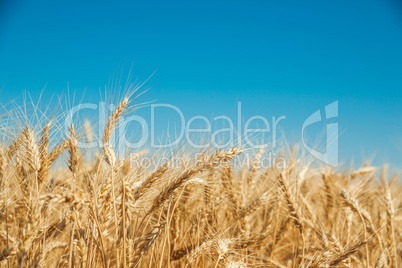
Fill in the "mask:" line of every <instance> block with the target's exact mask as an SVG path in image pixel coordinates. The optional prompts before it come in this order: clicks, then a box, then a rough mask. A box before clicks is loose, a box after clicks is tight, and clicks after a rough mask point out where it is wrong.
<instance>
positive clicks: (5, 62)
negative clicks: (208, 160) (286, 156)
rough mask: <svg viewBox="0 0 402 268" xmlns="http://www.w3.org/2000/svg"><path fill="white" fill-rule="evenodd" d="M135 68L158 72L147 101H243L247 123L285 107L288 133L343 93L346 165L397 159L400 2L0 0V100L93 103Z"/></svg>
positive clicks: (220, 108)
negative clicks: (58, 97)
mask: <svg viewBox="0 0 402 268" xmlns="http://www.w3.org/2000/svg"><path fill="white" fill-rule="evenodd" d="M131 65H133V77H134V78H139V80H145V79H146V78H147V77H148V76H149V75H150V74H152V73H153V72H154V71H157V72H156V74H155V75H154V76H153V77H152V78H151V80H150V82H149V83H148V87H149V88H150V91H149V92H148V93H147V94H145V96H144V97H143V98H142V99H141V101H153V100H157V101H156V102H157V103H169V104H172V105H175V106H177V107H179V108H180V109H181V110H182V111H183V113H184V114H185V115H186V117H191V116H194V115H204V116H206V117H208V118H211V117H212V116H216V115H223V114H224V115H228V116H231V115H233V114H235V113H236V112H235V109H236V102H237V101H241V102H242V109H243V116H244V118H246V119H247V118H248V117H250V116H252V115H262V116H264V117H267V118H270V117H271V116H277V117H279V116H281V115H285V116H286V120H284V121H283V122H281V123H280V126H281V128H282V129H283V130H284V131H285V132H286V133H287V135H289V139H290V140H291V141H292V139H293V140H295V141H296V140H297V139H298V135H299V134H300V129H301V126H302V124H303V121H304V120H305V119H306V118H307V117H308V116H309V115H310V114H312V113H313V112H315V111H316V110H317V109H323V108H324V107H325V105H327V104H329V103H331V102H333V101H336V100H338V101H339V117H338V119H337V122H338V123H339V129H340V132H341V136H340V140H339V146H340V159H341V161H343V162H347V161H350V160H351V159H353V158H354V159H355V161H360V160H361V159H372V160H373V162H374V164H377V165H380V164H382V163H385V162H390V163H391V164H393V165H396V166H399V167H402V108H401V103H402V4H401V3H400V2H399V1H397V0H382V1H380V0H365V1H353V0H348V1H343V0H340V1H286V0H285V1H252V0H247V1H234V0H231V1H221V0H214V1H208V0H207V1H85V0H81V1H74V0H70V1H50V0H49V1H44V0H36V1H24V0H15V1H7V0H6V1H4V0H3V1H0V89H1V92H0V102H1V104H2V105H4V104H6V103H7V102H9V101H10V100H11V99H17V98H20V95H21V93H22V92H23V91H24V90H27V91H29V92H30V93H31V95H32V96H33V98H37V97H38V96H39V94H40V92H41V91H42V90H43V88H45V87H46V89H45V95H46V96H50V95H52V94H61V93H62V92H66V91H67V88H68V87H69V91H70V92H72V91H75V92H76V95H81V94H80V93H82V92H84V90H85V95H86V96H88V98H90V99H91V100H92V101H96V100H97V98H98V96H99V87H102V88H103V87H104V86H105V85H107V84H108V81H109V79H110V78H111V77H112V76H113V74H116V73H118V72H119V70H121V69H123V71H124V72H125V73H127V71H128V70H129V69H130V66H131ZM44 100H45V101H46V100H48V99H47V97H45V98H44ZM167 117H168V116H166V115H165V117H163V116H162V117H161V118H160V119H159V120H160V124H161V125H163V124H166V122H167V119H168V118H167ZM234 120H235V119H234ZM157 123H158V121H157ZM321 128H322V129H324V128H325V125H324V124H322V125H321Z"/></svg>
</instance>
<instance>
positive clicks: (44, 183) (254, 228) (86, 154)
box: [0, 98, 402, 268]
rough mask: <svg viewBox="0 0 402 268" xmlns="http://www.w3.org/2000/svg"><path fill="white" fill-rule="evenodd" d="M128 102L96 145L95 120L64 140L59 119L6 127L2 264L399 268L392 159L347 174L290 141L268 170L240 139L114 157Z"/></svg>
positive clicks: (0, 180) (0, 178)
mask: <svg viewBox="0 0 402 268" xmlns="http://www.w3.org/2000/svg"><path fill="white" fill-rule="evenodd" d="M130 105H131V104H130V100H129V99H128V98H124V99H123V100H122V101H121V102H120V104H119V105H118V107H117V108H116V109H115V111H114V112H113V113H112V114H111V115H110V117H109V119H108V122H107V124H106V126H105V128H104V130H103V133H102V136H101V137H98V139H99V140H101V141H102V144H103V146H101V148H99V149H98V150H97V151H96V150H95V152H94V151H93V150H92V151H91V150H86V149H85V148H80V147H79V146H78V144H79V141H82V140H87V141H88V142H90V141H92V140H93V139H95V137H93V131H91V125H90V124H85V125H74V124H72V125H71V126H69V128H68V134H67V135H66V136H65V137H64V138H63V139H61V140H60V141H59V142H57V143H55V142H54V141H53V140H52V139H53V138H55V136H56V135H53V134H51V133H53V132H54V131H55V130H56V132H57V131H58V129H60V128H61V127H60V126H57V123H55V122H54V121H51V120H48V121H47V122H44V123H43V124H42V125H30V124H29V123H27V124H26V125H23V126H20V127H19V128H16V129H15V130H10V129H8V130H6V131H7V133H6V136H7V137H9V139H8V141H7V142H4V143H3V144H2V145H1V149H0V150H1V151H0V185H1V192H0V219H1V222H0V267H233V268H234V267H400V265H401V263H402V258H401V256H402V240H401V239H402V214H401V207H402V198H401V194H400V193H401V190H402V188H401V186H400V184H399V177H398V175H397V174H396V175H394V174H388V173H387V167H386V166H385V167H377V168H375V167H372V166H371V165H369V164H366V165H365V166H363V167H361V168H358V169H355V170H352V171H350V170H349V171H346V170H343V171H339V170H335V169H332V168H329V167H326V166H319V165H314V164H312V163H311V162H307V161H305V159H304V157H303V156H302V155H301V154H299V153H297V150H290V151H289V150H286V149H285V148H284V149H283V151H282V153H281V157H282V158H283V159H285V162H284V163H285V164H283V163H282V164H281V165H277V163H273V165H272V166H271V167H269V168H263V167H261V165H260V159H261V157H263V155H264V153H266V151H264V150H258V151H253V152H251V150H248V149H244V148H237V147H234V148H227V149H225V150H216V151H211V150H208V151H204V152H202V153H200V154H197V156H194V154H193V153H192V152H188V151H187V152H186V151H184V152H183V151H181V152H178V153H177V154H180V157H181V160H182V161H180V162H178V161H176V160H175V159H173V158H169V159H167V160H166V161H165V162H162V163H159V164H158V165H156V167H155V166H150V167H138V166H133V161H134V160H138V159H140V158H143V157H148V158H149V159H151V161H152V159H153V160H154V161H155V163H156V161H157V158H158V156H159V155H161V154H163V152H157V151H153V152H146V151H141V152H136V154H135V156H136V159H133V157H130V156H129V155H127V157H125V158H123V157H117V156H116V155H117V153H116V149H115V147H114V146H113V142H112V141H111V137H112V133H113V131H114V130H115V129H116V126H117V125H118V124H119V118H120V117H121V116H122V114H124V112H125V111H127V109H129V107H130ZM43 121H44V120H42V122H43ZM250 153H251V155H252V158H253V161H251V162H247V163H244V164H243V165H241V166H239V165H237V164H235V162H236V159H238V158H240V157H242V155H244V154H250ZM58 161H59V162H62V164H60V165H56V163H57V162H58ZM236 163H237V162H236Z"/></svg>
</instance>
